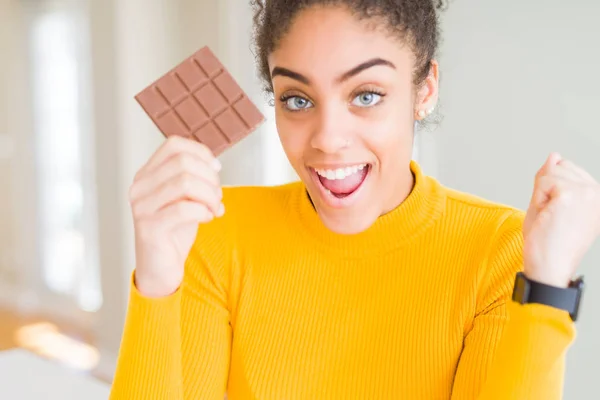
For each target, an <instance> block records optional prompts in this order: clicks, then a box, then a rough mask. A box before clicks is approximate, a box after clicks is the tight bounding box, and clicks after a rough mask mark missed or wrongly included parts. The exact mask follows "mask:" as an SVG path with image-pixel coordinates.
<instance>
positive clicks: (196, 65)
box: [135, 47, 265, 156]
mask: <svg viewBox="0 0 600 400" xmlns="http://www.w3.org/2000/svg"><path fill="white" fill-rule="evenodd" d="M135 99H136V100H137V102H138V103H139V104H140V105H141V106H142V108H143V109H144V111H145V112H146V114H148V116H149V117H150V118H151V119H152V121H154V123H155V124H156V126H157V127H158V129H160V131H161V132H162V133H163V134H164V135H165V136H166V137H169V136H171V135H179V136H183V137H186V138H191V139H195V140H197V141H199V142H201V143H204V144H205V145H206V146H208V147H209V148H210V149H211V150H212V152H213V154H214V155H215V156H217V155H219V154H221V153H222V152H223V151H225V150H226V149H227V148H229V147H231V146H233V145H234V144H236V143H237V142H239V141H240V140H242V139H243V138H245V137H246V136H248V135H249V134H250V133H251V132H252V131H254V130H255V129H256V128H257V127H258V126H259V125H260V124H261V123H262V122H264V120H265V117H264V116H263V115H262V113H261V112H260V111H259V110H258V108H257V107H256V106H255V105H254V103H252V101H250V99H249V98H248V96H247V95H246V94H245V93H244V91H243V90H242V89H241V88H240V86H239V85H238V83H237V82H236V81H235V79H233V77H232V76H231V74H230V73H229V72H228V71H227V70H226V69H225V67H224V66H223V64H222V63H221V62H220V61H219V60H218V59H217V57H216V56H215V55H214V54H213V52H212V51H211V50H210V49H209V48H208V47H203V48H202V49H200V50H198V51H197V52H196V53H195V54H193V55H192V56H190V57H189V58H187V59H186V60H184V61H183V62H182V63H181V64H179V65H177V66H176V67H175V68H173V69H172V70H171V71H169V72H167V73H166V74H165V75H163V76H162V77H161V78H159V79H158V80H157V81H156V82H154V83H153V84H151V85H150V86H149V87H147V88H146V89H144V90H142V91H141V92H140V93H138V94H137V95H136V96H135Z"/></svg>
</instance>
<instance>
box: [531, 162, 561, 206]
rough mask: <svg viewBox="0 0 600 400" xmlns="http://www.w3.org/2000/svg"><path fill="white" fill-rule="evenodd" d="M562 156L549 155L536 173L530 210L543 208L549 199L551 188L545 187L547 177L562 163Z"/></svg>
mask: <svg viewBox="0 0 600 400" xmlns="http://www.w3.org/2000/svg"><path fill="white" fill-rule="evenodd" d="M562 159H563V158H562V156H561V155H560V154H558V153H550V155H549V156H548V158H547V159H546V162H545V163H544V165H543V166H542V168H540V170H539V171H538V173H537V175H536V177H535V185H534V188H533V195H532V196H531V204H530V208H531V207H534V208H535V209H536V210H540V209H542V208H544V206H545V205H546V203H547V202H548V200H549V198H550V191H551V190H552V187H551V186H548V185H547V182H546V181H547V176H548V175H549V174H550V171H551V170H552V168H554V167H555V166H556V165H558V164H559V163H560V162H561V161H562Z"/></svg>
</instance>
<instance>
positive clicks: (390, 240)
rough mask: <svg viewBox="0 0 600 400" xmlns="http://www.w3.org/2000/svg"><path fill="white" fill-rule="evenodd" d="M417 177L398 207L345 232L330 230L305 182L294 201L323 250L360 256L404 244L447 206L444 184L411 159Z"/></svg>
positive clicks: (335, 253) (381, 252) (411, 239)
mask: <svg viewBox="0 0 600 400" xmlns="http://www.w3.org/2000/svg"><path fill="white" fill-rule="evenodd" d="M410 169H411V171H412V172H413V175H414V177H415V184H414V187H413V190H412V191H411V193H410V194H409V195H408V197H407V198H406V199H405V200H404V201H403V202H402V203H401V204H400V205H398V206H397V207H396V208H395V209H393V210H392V211H390V212H388V213H387V214H384V215H382V216H380V217H379V218H378V219H377V220H376V221H375V223H374V224H373V225H371V226H370V227H369V228H368V229H366V230H365V231H363V232H360V233H357V234H353V235H344V234H339V233H335V232H332V231H331V230H329V229H328V228H327V227H326V226H325V225H324V224H323V222H322V221H321V219H320V218H319V215H318V214H317V212H316V210H315V209H314V208H313V205H312V203H311V201H310V197H309V196H308V192H307V191H306V187H305V186H304V185H298V188H299V190H297V191H296V192H295V194H294V198H293V203H294V206H295V209H296V210H298V212H296V213H294V214H295V215H296V216H297V217H299V218H300V223H301V225H302V226H303V228H304V230H305V232H306V233H307V234H308V235H309V236H310V237H311V238H312V239H313V242H314V244H315V245H316V246H317V247H319V248H320V249H321V250H322V251H325V252H327V253H331V254H333V255H335V256H337V257H348V258H361V257H368V256H373V255H377V254H383V253H386V252H388V251H391V250H394V249H397V248H399V247H402V246H404V245H406V244H408V243H411V242H412V241H414V239H416V238H417V237H418V236H420V235H421V234H422V233H423V232H425V231H426V230H427V229H428V228H430V227H431V226H432V225H433V224H434V222H435V221H436V220H437V219H438V218H439V217H440V216H441V214H442V212H443V210H444V207H445V200H446V197H445V192H444V190H443V187H442V186H441V185H440V184H439V183H438V182H437V181H436V180H435V179H433V178H431V177H428V176H425V175H423V172H422V170H421V167H420V166H419V165H418V164H417V162H415V161H411V164H410Z"/></svg>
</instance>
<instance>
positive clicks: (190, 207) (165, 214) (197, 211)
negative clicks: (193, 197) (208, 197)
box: [156, 201, 215, 232]
mask: <svg viewBox="0 0 600 400" xmlns="http://www.w3.org/2000/svg"><path fill="white" fill-rule="evenodd" d="M214 218H215V215H214V214H213V213H212V211H211V210H209V209H208V207H206V206H205V205H204V204H201V203H197V202H194V201H180V202H177V203H173V204H170V205H168V206H166V207H164V208H163V209H161V210H160V211H159V212H158V213H157V215H156V219H157V220H158V221H161V223H162V224H164V225H163V227H164V229H165V230H166V231H167V232H169V231H172V230H173V229H179V228H181V227H183V226H189V225H196V228H197V225H198V224H202V223H207V222H210V221H212V220H213V219H214Z"/></svg>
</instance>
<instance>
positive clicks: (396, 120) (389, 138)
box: [362, 107, 414, 163]
mask: <svg viewBox="0 0 600 400" xmlns="http://www.w3.org/2000/svg"><path fill="white" fill-rule="evenodd" d="M405 110H406V107H403V108H397V107H394V108H393V109H392V110H382V111H384V112H382V113H379V115H373V118H369V120H368V121H365V126H364V127H363V129H362V132H364V134H363V141H364V143H365V145H366V146H367V147H368V148H369V149H370V150H371V151H372V152H373V153H374V154H375V156H376V157H377V159H379V160H380V162H382V163H387V162H388V161H389V160H392V161H401V159H402V158H404V156H405V155H406V154H409V155H410V154H412V139H413V130H414V129H413V128H414V127H413V120H412V115H411V113H407V112H406V111H405Z"/></svg>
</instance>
